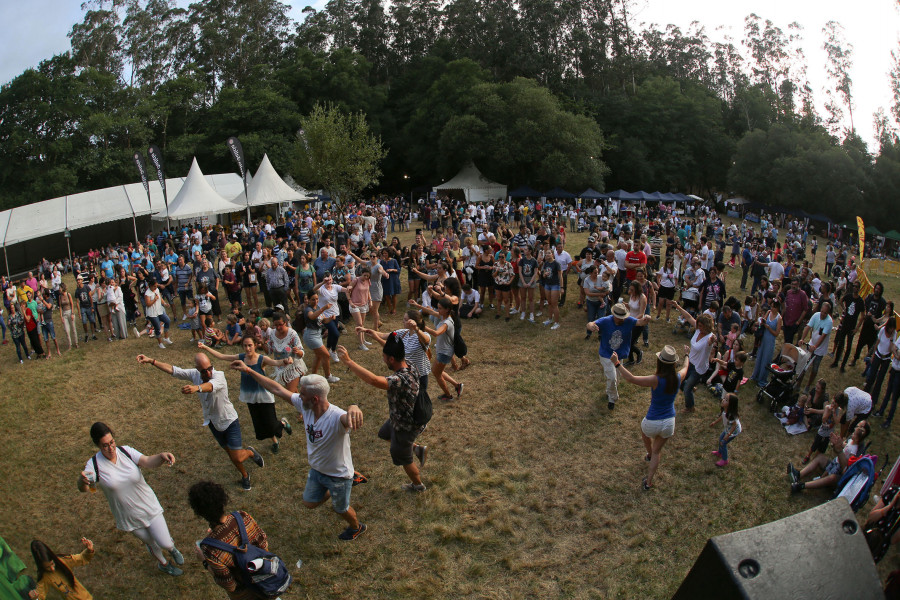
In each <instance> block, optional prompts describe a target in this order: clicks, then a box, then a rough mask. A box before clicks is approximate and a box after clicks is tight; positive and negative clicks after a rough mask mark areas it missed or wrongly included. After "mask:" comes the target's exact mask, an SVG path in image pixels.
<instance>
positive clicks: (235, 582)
mask: <svg viewBox="0 0 900 600" xmlns="http://www.w3.org/2000/svg"><path fill="white" fill-rule="evenodd" d="M239 512H240V515H241V516H242V517H243V518H244V527H245V528H246V529H247V539H248V540H249V542H250V544H252V545H253V546H256V547H257V548H262V549H263V550H268V549H269V542H268V538H267V537H266V534H265V532H264V531H263V530H262V529H260V527H259V525H258V524H257V523H256V521H255V520H254V519H253V517H251V516H250V515H248V514H247V513H245V512H244V511H239ZM208 537H211V538H213V539H216V540H219V541H220V542H224V543H226V544H231V545H232V546H238V545H240V543H241V533H240V531H239V530H238V526H237V521H235V520H234V517H233V516H232V515H231V514H230V513H229V514H228V515H226V516H225V522H224V523H220V524H219V525H217V526H216V527H215V529H213V530H212V532H210V533H209V534H208ZM200 548H201V549H202V550H203V555H204V556H205V557H206V560H207V561H208V562H209V570H210V572H211V573H212V574H213V579H214V580H215V582H216V583H217V584H218V585H219V586H220V587H222V588H224V589H225V591H226V592H228V597H229V598H230V599H231V600H257V599H258V598H262V596H260V595H259V594H257V593H256V592H254V591H253V590H250V589H247V588H246V587H244V585H243V583H241V581H240V580H239V579H236V578H235V576H234V569H235V564H234V557H233V556H232V555H231V553H229V552H225V551H224V550H219V549H218V548H213V547H211V546H204V545H202V544H201V546H200Z"/></svg>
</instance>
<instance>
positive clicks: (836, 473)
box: [787, 421, 871, 494]
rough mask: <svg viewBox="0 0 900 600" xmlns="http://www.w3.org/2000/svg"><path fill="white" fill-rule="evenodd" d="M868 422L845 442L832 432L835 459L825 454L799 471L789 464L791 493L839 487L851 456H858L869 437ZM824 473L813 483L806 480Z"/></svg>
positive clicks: (831, 438)
mask: <svg viewBox="0 0 900 600" xmlns="http://www.w3.org/2000/svg"><path fill="white" fill-rule="evenodd" d="M870 431H871V430H870V429H869V423H868V421H860V422H859V424H858V425H857V426H856V428H855V429H854V430H853V433H852V434H851V436H850V438H849V439H847V440H844V438H842V437H841V436H840V434H838V433H837V432H835V431H832V432H831V435H830V436H829V440H828V441H829V442H830V443H831V447H832V448H833V449H834V453H835V457H834V458H831V459H829V458H828V457H827V456H826V455H825V454H820V455H818V456H816V457H815V458H814V459H813V460H811V461H810V462H809V464H807V465H806V466H805V467H803V469H802V470H800V471H798V470H797V468H796V467H794V465H793V463H788V466H787V469H788V477H790V480H791V493H792V494H797V493H799V492H802V491H803V490H805V489H819V488H829V487H834V486H836V485H837V482H838V481H839V480H840V478H841V475H843V474H844V471H845V470H847V466H848V465H849V459H850V457H851V456H857V455H858V453H859V451H860V449H861V448H860V446H861V445H862V443H863V441H864V440H865V439H866V438H867V437H869V432H870ZM819 472H822V473H823V474H822V476H821V477H819V478H817V479H813V480H811V481H803V480H804V479H805V478H807V477H809V476H811V475H813V474H816V473H819Z"/></svg>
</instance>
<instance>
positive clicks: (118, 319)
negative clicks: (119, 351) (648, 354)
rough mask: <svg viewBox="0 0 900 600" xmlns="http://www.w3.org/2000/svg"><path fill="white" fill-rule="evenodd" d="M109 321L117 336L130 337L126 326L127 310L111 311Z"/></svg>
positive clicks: (120, 337) (121, 338) (122, 338)
mask: <svg viewBox="0 0 900 600" xmlns="http://www.w3.org/2000/svg"><path fill="white" fill-rule="evenodd" d="M109 321H110V323H111V324H112V328H113V332H114V333H115V335H116V337H117V338H119V339H120V340H124V339H125V338H127V337H128V333H127V328H126V327H125V311H122V310H114V311H112V312H111V313H109Z"/></svg>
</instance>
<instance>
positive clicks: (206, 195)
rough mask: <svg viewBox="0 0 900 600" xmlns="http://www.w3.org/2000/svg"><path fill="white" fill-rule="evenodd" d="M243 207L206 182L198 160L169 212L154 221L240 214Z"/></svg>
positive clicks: (160, 213)
mask: <svg viewBox="0 0 900 600" xmlns="http://www.w3.org/2000/svg"><path fill="white" fill-rule="evenodd" d="M240 210H241V207H240V206H238V205H236V204H235V203H234V202H229V201H228V200H226V199H225V198H223V197H222V196H221V195H219V193H218V192H217V191H216V190H215V189H214V187H213V184H211V183H210V182H209V181H207V180H206V178H205V177H204V176H203V172H202V171H200V165H198V164H197V159H196V158H194V162H193V163H192V164H191V170H190V171H188V175H187V178H186V179H185V180H184V185H182V186H181V189H180V190H179V191H178V194H177V195H176V196H175V198H174V199H172V200H171V201H170V202H169V211H168V213H166V210H165V208H164V209H163V210H162V211H160V212H158V213H156V214H155V215H153V218H154V219H165V218H166V217H168V218H169V219H172V220H175V221H177V220H180V219H194V218H196V217H200V216H203V215H218V214H221V213H231V212H238V211H240Z"/></svg>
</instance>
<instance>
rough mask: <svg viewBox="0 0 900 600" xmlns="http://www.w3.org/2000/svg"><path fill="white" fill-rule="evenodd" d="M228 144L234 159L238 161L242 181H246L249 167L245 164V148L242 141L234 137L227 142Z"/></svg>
mask: <svg viewBox="0 0 900 600" xmlns="http://www.w3.org/2000/svg"><path fill="white" fill-rule="evenodd" d="M225 143H227V144H228V149H229V150H231V155H232V156H233V157H234V160H235V161H237V164H238V171H240V174H241V179H244V180H245V181H246V178H247V177H246V175H247V167H246V164H245V163H244V148H243V147H242V146H241V140H239V139H237V138H236V137H234V136H231V137H230V138H228V140H226V142H225Z"/></svg>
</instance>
